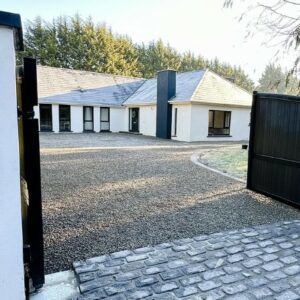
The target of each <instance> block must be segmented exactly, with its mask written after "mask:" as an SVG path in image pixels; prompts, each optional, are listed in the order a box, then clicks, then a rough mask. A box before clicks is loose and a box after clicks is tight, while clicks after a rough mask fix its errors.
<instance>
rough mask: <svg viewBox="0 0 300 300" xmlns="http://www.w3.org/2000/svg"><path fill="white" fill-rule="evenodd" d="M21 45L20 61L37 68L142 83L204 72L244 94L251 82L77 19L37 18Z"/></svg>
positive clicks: (225, 67) (236, 72) (159, 44)
mask: <svg viewBox="0 0 300 300" xmlns="http://www.w3.org/2000/svg"><path fill="white" fill-rule="evenodd" d="M24 41H25V52H24V54H22V55H25V56H32V57H36V58H37V61H38V63H40V64H41V65H47V66H53V67H63V68H70V69H81V70H86V71H96V72H104V73H111V74H118V75H126V76H139V77H140V76H141V77H144V78H151V77H153V76H155V74H156V72H157V71H159V70H162V69H166V68H170V69H174V70H176V71H179V72H185V71H192V70H200V69H202V70H203V69H206V68H209V69H211V70H213V71H214V72H216V73H218V74H219V75H221V76H224V77H233V78H234V79H235V82H236V83H237V84H238V85H240V86H241V87H243V88H245V89H247V90H249V91H251V90H252V89H253V82H252V81H251V79H250V78H249V77H248V76H247V75H246V74H245V73H244V71H243V70H242V69H241V68H240V67H232V66H231V65H229V64H226V63H222V62H220V61H219V60H218V59H217V58H216V59H214V60H212V61H209V60H207V59H204V58H203V57H202V56H195V55H194V54H193V53H191V52H186V53H184V54H180V53H178V52H177V51H176V50H175V49H174V48H172V47H171V46H170V45H168V44H165V43H164V42H163V41H162V40H158V41H152V42H150V43H149V44H140V45H134V44H133V43H132V41H131V39H130V38H129V37H127V36H121V35H117V34H114V33H112V31H111V29H110V28H108V27H107V26H105V25H103V24H102V25H101V24H100V25H99V24H94V23H93V21H92V19H91V18H88V19H82V18H81V17H80V16H79V15H75V16H73V17H66V16H61V17H58V18H56V19H54V20H53V21H52V22H45V21H43V20H42V19H41V18H40V17H37V18H36V19H35V20H34V21H32V22H28V23H27V24H26V27H25V34H24ZM20 58H21V57H19V59H20ZM19 62H20V60H19Z"/></svg>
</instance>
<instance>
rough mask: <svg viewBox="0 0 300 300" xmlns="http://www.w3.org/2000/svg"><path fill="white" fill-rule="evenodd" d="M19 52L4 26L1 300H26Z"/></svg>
mask: <svg viewBox="0 0 300 300" xmlns="http://www.w3.org/2000/svg"><path fill="white" fill-rule="evenodd" d="M15 67H16V62H15V48H14V33H13V30H12V28H6V27H2V26H0V128H1V130H0V170H1V173H0V213H1V216H0V266H1V268H0V298H1V299H24V298H25V294H24V274H23V240H22V222H21V195H20V161H19V143H18V124H17V99H16V74H15Z"/></svg>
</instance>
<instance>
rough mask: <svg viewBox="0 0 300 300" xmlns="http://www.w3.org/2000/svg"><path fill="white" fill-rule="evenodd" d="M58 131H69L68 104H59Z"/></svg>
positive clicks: (69, 116) (69, 114)
mask: <svg viewBox="0 0 300 300" xmlns="http://www.w3.org/2000/svg"><path fill="white" fill-rule="evenodd" d="M59 131H71V113H70V105H60V106H59Z"/></svg>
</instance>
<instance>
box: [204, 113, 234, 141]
mask: <svg viewBox="0 0 300 300" xmlns="http://www.w3.org/2000/svg"><path fill="white" fill-rule="evenodd" d="M230 119H231V112H230V111H221V110H210V111H209V118H208V135H209V136H211V135H229V134H230Z"/></svg>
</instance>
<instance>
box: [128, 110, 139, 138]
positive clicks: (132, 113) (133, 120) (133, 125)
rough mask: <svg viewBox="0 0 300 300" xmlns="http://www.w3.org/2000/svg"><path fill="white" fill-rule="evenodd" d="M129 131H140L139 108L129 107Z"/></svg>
mask: <svg viewBox="0 0 300 300" xmlns="http://www.w3.org/2000/svg"><path fill="white" fill-rule="evenodd" d="M129 131H131V132H139V108H136V107H135V108H130V109H129Z"/></svg>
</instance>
